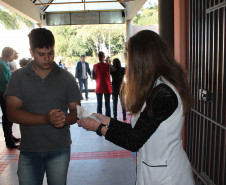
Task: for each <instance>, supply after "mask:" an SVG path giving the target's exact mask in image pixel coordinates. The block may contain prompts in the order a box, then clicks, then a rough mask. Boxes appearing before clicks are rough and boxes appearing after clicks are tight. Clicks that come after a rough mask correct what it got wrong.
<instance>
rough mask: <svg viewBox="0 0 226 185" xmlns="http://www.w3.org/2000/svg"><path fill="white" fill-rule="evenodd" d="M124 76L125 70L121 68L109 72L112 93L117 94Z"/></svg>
mask: <svg viewBox="0 0 226 185" xmlns="http://www.w3.org/2000/svg"><path fill="white" fill-rule="evenodd" d="M124 75H125V68H124V67H121V68H120V69H117V70H115V71H111V76H112V93H113V94H119V91H120V87H121V83H122V80H123V77H124Z"/></svg>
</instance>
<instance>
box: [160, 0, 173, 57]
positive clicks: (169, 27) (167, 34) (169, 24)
mask: <svg viewBox="0 0 226 185" xmlns="http://www.w3.org/2000/svg"><path fill="white" fill-rule="evenodd" d="M158 7H159V34H160V36H161V37H162V38H163V39H164V40H165V41H166V43H167V44H168V46H169V48H170V49H171V51H172V52H173V53H174V0H167V1H166V0H158Z"/></svg>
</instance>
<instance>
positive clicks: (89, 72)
mask: <svg viewBox="0 0 226 185" xmlns="http://www.w3.org/2000/svg"><path fill="white" fill-rule="evenodd" d="M87 67H88V74H89V76H90V78H91V71H90V68H89V63H87Z"/></svg>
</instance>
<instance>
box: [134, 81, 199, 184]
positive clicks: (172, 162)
mask: <svg viewBox="0 0 226 185" xmlns="http://www.w3.org/2000/svg"><path fill="white" fill-rule="evenodd" d="M160 83H165V84H166V85H168V86H170V87H171V88H172V90H173V91H174V92H175V94H176V95H177V99H178V107H177V109H176V110H175V111H174V113H173V114H172V115H171V116H170V117H169V118H168V119H166V120H165V121H163V122H162V123H161V124H160V126H159V128H158V129H157V130H156V131H155V133H154V134H153V135H152V136H151V137H150V138H149V139H148V141H147V142H146V143H145V144H144V145H143V146H142V147H141V148H140V149H139V151H138V152H137V181H136V185H194V184H195V183H194V179H193V175H192V171H191V166H190V163H189V160H188V158H187V155H186V153H185V151H184V150H183V147H182V136H181V132H182V127H183V123H184V117H183V106H182V102H181V98H180V96H179V94H178V92H177V91H176V89H175V88H174V86H173V85H171V84H170V83H169V82H168V81H166V80H165V79H164V78H159V79H158V80H157V82H156V85H159V84H160ZM145 106H146V104H144V105H143V108H142V110H141V111H143V109H144V108H145ZM139 116H140V113H138V114H137V115H136V116H132V120H131V124H132V127H134V126H135V124H136V121H137V119H138V118H139Z"/></svg>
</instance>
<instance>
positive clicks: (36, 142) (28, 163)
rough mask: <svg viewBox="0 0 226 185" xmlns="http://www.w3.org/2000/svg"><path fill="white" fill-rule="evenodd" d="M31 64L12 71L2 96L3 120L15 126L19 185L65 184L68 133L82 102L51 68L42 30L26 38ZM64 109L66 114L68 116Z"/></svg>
mask: <svg viewBox="0 0 226 185" xmlns="http://www.w3.org/2000/svg"><path fill="white" fill-rule="evenodd" d="M29 41H30V52H31V55H32V57H33V58H34V60H33V61H32V62H30V63H29V64H28V65H27V66H26V67H24V68H21V69H19V70H17V71H15V72H14V73H13V75H12V77H11V79H10V81H9V84H8V87H7V90H6V92H5V97H6V104H7V113H8V118H9V119H10V120H11V121H13V122H15V123H18V124H20V131H21V144H20V147H19V149H20V157H19V163H18V177H19V183H20V185H27V184H42V182H43V176H44V173H45V172H46V176H47V181H48V184H49V185H63V184H66V179H67V170H68V166H69V161H70V145H71V137H70V130H69V127H70V125H71V124H74V123H76V121H77V109H76V106H77V105H80V100H81V99H82V96H81V93H80V91H79V88H78V85H77V83H76V81H75V78H74V77H73V76H72V75H71V74H70V73H69V72H67V71H65V70H63V69H61V68H60V67H59V66H58V65H57V64H56V63H55V62H54V44H55V41H54V36H53V35H52V33H51V32H50V31H49V30H46V29H45V28H38V29H34V30H32V31H31V33H30V34H29ZM68 109H69V114H68V113H67V112H68Z"/></svg>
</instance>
